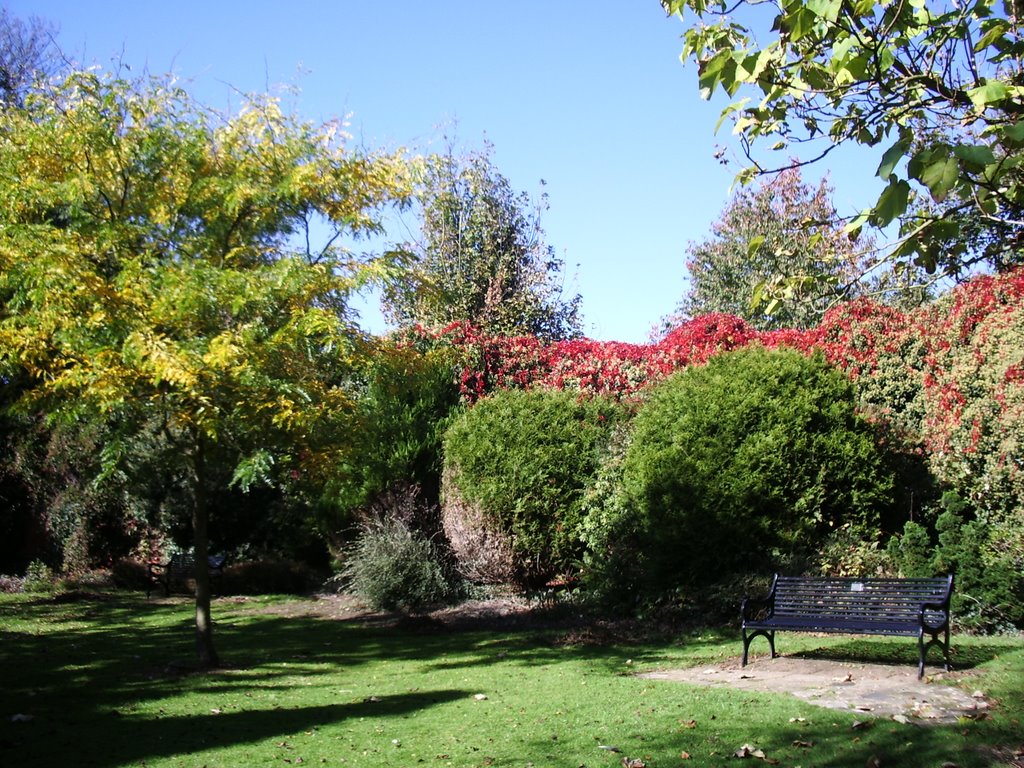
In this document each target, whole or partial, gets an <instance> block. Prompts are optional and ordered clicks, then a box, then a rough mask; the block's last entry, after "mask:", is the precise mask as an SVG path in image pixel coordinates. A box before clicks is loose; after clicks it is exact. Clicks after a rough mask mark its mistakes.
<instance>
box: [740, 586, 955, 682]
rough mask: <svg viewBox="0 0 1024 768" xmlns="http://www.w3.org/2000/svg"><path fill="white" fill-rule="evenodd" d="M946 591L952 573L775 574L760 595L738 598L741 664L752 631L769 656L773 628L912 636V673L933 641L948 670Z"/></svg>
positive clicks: (950, 590)
mask: <svg viewBox="0 0 1024 768" xmlns="http://www.w3.org/2000/svg"><path fill="white" fill-rule="evenodd" d="M952 593H953V577H952V576H942V577H939V578H927V579H924V578H922V579H885V578H871V579H845V578H827V577H802V576H779V575H778V574H776V575H775V577H774V579H773V580H772V588H771V592H770V593H769V594H768V596H767V597H766V598H763V599H752V598H745V599H744V600H743V603H742V606H741V613H742V618H743V666H746V665H747V652H748V651H749V649H750V641H751V640H753V639H754V638H755V637H764V638H765V639H767V640H768V644H769V646H770V647H771V653H772V658H773V659H774V658H775V657H776V655H777V654H776V653H775V632H776V631H778V630H783V631H787V632H835V633H843V634H846V633H850V634H860V635H894V636H901V637H916V638H917V649H918V667H917V676H918V677H919V678H920V677H923V676H924V662H925V657H926V656H927V653H928V650H929V649H930V648H931V647H932V646H933V645H937V646H939V647H940V648H941V649H942V652H943V660H944V662H945V668H946V669H947V670H948V669H950V663H949V600H950V596H951V595H952ZM926 635H927V636H928V639H927V641H926V640H925V636H926Z"/></svg>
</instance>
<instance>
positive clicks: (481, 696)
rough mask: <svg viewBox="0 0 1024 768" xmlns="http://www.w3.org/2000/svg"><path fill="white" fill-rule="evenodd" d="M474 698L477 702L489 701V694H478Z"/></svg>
mask: <svg viewBox="0 0 1024 768" xmlns="http://www.w3.org/2000/svg"><path fill="white" fill-rule="evenodd" d="M473 698H474V699H476V700H477V701H487V694H486V693H477V694H474V696H473Z"/></svg>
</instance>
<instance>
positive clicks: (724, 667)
mask: <svg viewBox="0 0 1024 768" xmlns="http://www.w3.org/2000/svg"><path fill="white" fill-rule="evenodd" d="M243 600H244V599H243ZM267 610H269V611H270V612H274V613H278V612H281V611H282V606H273V607H270V608H268V609H267ZM286 610H287V611H288V612H294V611H296V610H298V611H299V612H301V613H302V614H303V615H307V616H316V617H319V618H324V619H334V620H356V621H360V622H363V623H366V624H377V625H381V626H395V627H399V628H401V629H403V630H405V631H413V632H423V633H434V632H450V631H459V630H464V629H523V628H540V627H546V628H557V629H559V630H561V631H562V632H564V635H563V637H562V640H563V642H566V643H567V644H577V643H583V644H586V643H592V642H596V643H603V642H612V643H614V642H617V641H622V640H623V639H627V638H632V639H635V638H636V637H637V636H642V635H644V634H646V633H650V632H651V631H652V627H651V625H650V623H649V622H646V623H638V622H636V620H624V621H623V620H620V621H601V620H596V619H594V618H593V617H586V618H584V617H582V616H579V615H575V614H573V612H572V611H565V610H559V609H554V610H552V608H551V607H550V606H548V605H546V604H545V603H544V602H543V601H540V602H538V601H537V600H527V599H524V598H523V597H521V596H516V595H509V596H503V597H491V598H488V599H481V600H467V601H465V602H463V603H460V604H458V605H456V606H452V607H448V608H443V609H439V610H436V611H433V612H430V613H427V614H423V615H419V616H402V615H399V614H394V613H386V612H375V611H372V610H368V609H367V608H366V607H365V606H363V605H362V604H361V603H360V602H359V601H358V600H356V599H354V598H352V597H350V596H347V595H334V594H331V595H320V596H318V597H317V598H316V600H315V601H313V602H306V603H295V604H291V605H290V606H289V607H288V608H287V609H286ZM662 629H666V628H662ZM676 629H677V630H678V628H676ZM668 631H671V630H668ZM641 677H644V678H648V679H652V680H666V681H675V682H682V683H691V684H694V685H703V686H720V687H730V688H735V689H739V690H753V691H767V692H776V693H785V694H790V695H793V696H796V697H798V698H801V699H804V700H805V701H807V702H809V703H811V704H815V705H818V706H821V707H828V708H830V709H837V710H845V711H853V712H857V713H862V714H863V715H864V718H865V720H867V719H868V718H878V717H883V718H893V719H896V720H899V721H901V722H916V723H921V724H933V723H934V724H938V723H955V722H958V721H960V720H961V719H962V718H970V719H982V718H985V717H987V713H988V707H989V704H988V702H987V701H986V699H985V697H984V695H983V694H982V692H980V691H973V692H969V690H970V685H969V680H967V678H968V677H969V674H967V673H962V672H960V673H958V672H955V671H954V672H952V673H949V672H945V671H943V670H942V668H941V667H937V666H929V667H926V670H925V678H924V679H923V680H918V678H917V667H916V665H915V664H879V663H866V662H860V661H843V660H836V659H828V658H825V659H822V658H814V657H813V656H780V657H778V658H775V659H771V658H768V657H761V658H755V659H754V660H753V661H752V662H751V663H749V664H748V665H747V666H746V667H741V666H740V660H739V658H732V659H729V660H727V661H725V662H722V663H718V664H714V665H711V666H703V667H692V668H686V669H669V670H659V671H655V672H648V673H644V674H642V675H641ZM957 683H959V685H957Z"/></svg>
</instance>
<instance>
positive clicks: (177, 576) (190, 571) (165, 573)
mask: <svg viewBox="0 0 1024 768" xmlns="http://www.w3.org/2000/svg"><path fill="white" fill-rule="evenodd" d="M206 560H207V564H208V568H209V573H210V583H211V586H212V585H219V584H220V581H221V580H222V579H223V577H224V565H225V564H226V563H227V557H226V556H224V555H210V556H209V557H207V558H206ZM146 570H147V575H148V577H149V580H148V585H147V587H146V598H147V599H148V598H149V596H150V594H151V593H152V591H153V589H155V588H156V587H158V586H160V587H163V590H164V595H165V596H170V594H171V588H172V587H173V586H174V585H177V584H180V585H182V586H187V585H188V583H189V581H190V580H191V579H194V578H195V573H196V558H195V554H194V553H192V552H179V553H177V554H175V555H172V556H171V558H170V560H167V561H166V562H151V563H149V565H148V567H147V569H146Z"/></svg>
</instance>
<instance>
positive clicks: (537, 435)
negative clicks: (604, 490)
mask: <svg viewBox="0 0 1024 768" xmlns="http://www.w3.org/2000/svg"><path fill="white" fill-rule="evenodd" d="M622 414H623V409H622V406H620V405H617V404H616V403H614V402H612V401H610V400H605V399H601V398H593V399H580V398H579V396H578V395H577V394H575V393H571V392H564V391H552V390H530V391H524V390H511V391H504V392H498V393H495V394H494V395H492V396H491V397H488V398H486V399H484V400H482V401H480V402H479V403H477V404H476V405H475V406H474V407H473V408H471V409H469V410H468V411H466V412H465V413H462V414H461V415H460V416H459V417H458V418H457V419H455V420H454V421H453V422H452V424H451V426H450V427H449V428H448V430H447V432H446V433H445V437H444V456H445V489H444V507H445V530H446V532H447V531H458V532H460V535H459V536H455V537H453V536H452V534H451V533H450V534H449V538H452V539H453V540H452V545H453V547H454V549H455V552H456V554H457V555H459V556H460V559H464V556H465V555H466V553H465V552H464V551H463V550H464V549H465V548H464V547H462V546H461V545H462V543H463V542H462V541H460V540H459V539H460V538H463V539H465V540H466V541H469V540H476V541H495V539H496V538H497V537H504V541H502V542H495V546H497V545H498V544H499V543H500V544H502V545H506V546H507V548H508V549H509V550H510V552H511V555H510V557H511V565H510V572H511V577H512V580H513V581H517V582H519V583H521V584H524V585H531V584H536V583H543V582H544V581H546V580H547V579H549V578H551V577H552V576H554V575H557V574H561V573H566V572H569V571H572V570H573V569H574V568H575V567H576V565H577V563H578V561H579V558H580V557H581V555H582V553H583V544H582V539H581V523H582V496H583V491H584V489H585V488H586V487H587V485H588V483H589V482H590V481H591V479H592V478H593V476H594V474H595V472H596V470H597V467H598V464H599V461H600V456H601V451H602V448H603V445H604V443H605V442H606V441H607V439H608V437H609V435H610V434H611V428H612V426H613V425H614V424H615V423H616V422H617V421H618V420H619V419H620V418H621V415H622ZM471 512H472V514H471ZM481 527H483V528H486V529H487V530H485V531H479V530H478V529H480V528H481ZM474 531H476V532H477V533H480V535H479V536H476V537H474V536H473V532H474Z"/></svg>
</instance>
